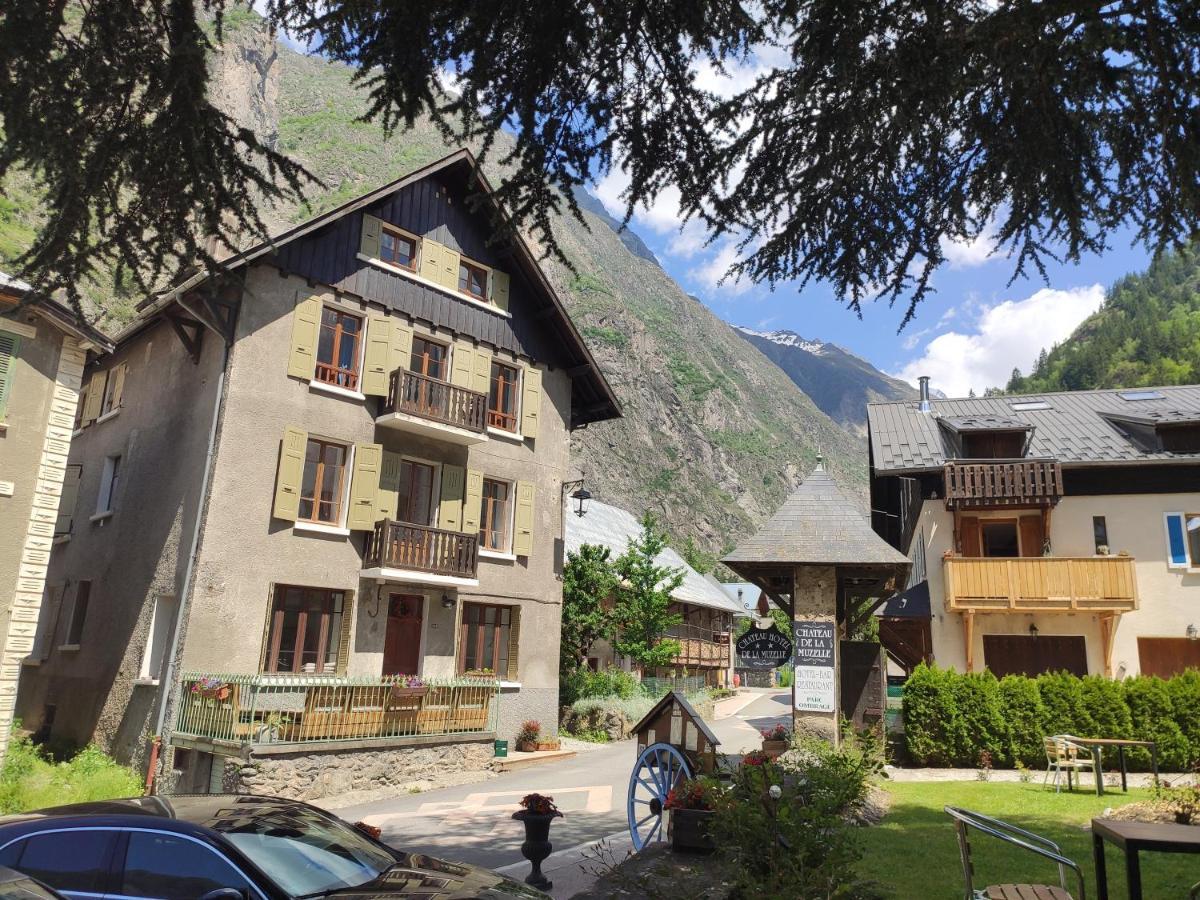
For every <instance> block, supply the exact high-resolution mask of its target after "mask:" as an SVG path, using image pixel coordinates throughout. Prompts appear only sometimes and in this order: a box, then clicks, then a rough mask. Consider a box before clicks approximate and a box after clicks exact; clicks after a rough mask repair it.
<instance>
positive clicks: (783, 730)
mask: <svg viewBox="0 0 1200 900" xmlns="http://www.w3.org/2000/svg"><path fill="white" fill-rule="evenodd" d="M760 733H761V734H762V736H763V740H764V741H787V740H791V737H792V733H791V732H790V731H788V727H787V726H786V725H784V724H782V723H780V724H779V725H776V726H775V727H774V728H764V729H763V730H762V731H761V732H760Z"/></svg>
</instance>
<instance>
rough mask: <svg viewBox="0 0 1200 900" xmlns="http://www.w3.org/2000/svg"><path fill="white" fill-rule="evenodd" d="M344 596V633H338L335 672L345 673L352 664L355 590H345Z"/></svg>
mask: <svg viewBox="0 0 1200 900" xmlns="http://www.w3.org/2000/svg"><path fill="white" fill-rule="evenodd" d="M343 594H344V595H345V596H344V597H343V598H342V633H341V634H340V635H338V657H337V666H336V667H335V670H334V671H335V672H336V673H337V674H338V675H345V674H346V669H347V668H348V667H349V665H350V635H351V634H352V633H353V632H352V631H351V629H352V628H353V627H354V591H343Z"/></svg>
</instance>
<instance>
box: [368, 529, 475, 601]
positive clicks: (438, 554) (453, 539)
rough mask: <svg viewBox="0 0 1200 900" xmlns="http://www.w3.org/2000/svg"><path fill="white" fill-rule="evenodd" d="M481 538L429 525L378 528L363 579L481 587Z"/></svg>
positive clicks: (372, 540)
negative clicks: (478, 572) (478, 574)
mask: <svg viewBox="0 0 1200 900" xmlns="http://www.w3.org/2000/svg"><path fill="white" fill-rule="evenodd" d="M478 564H479V536H478V535H475V534H464V533H462V532H460V531H446V530H444V529H441V528H432V527H430V526H428V525H413V524H411V523H409V522H393V521H391V520H390V519H385V520H384V521H382V522H377V523H376V524H375V530H374V532H372V533H371V536H370V538H369V539H368V541H367V552H366V554H365V555H364V557H363V570H362V572H361V573H360V574H361V575H362V577H363V578H375V579H379V580H383V581H415V582H419V583H422V584H448V585H457V586H460V587H478V586H479V580H478V578H477V577H476V574H477V571H478Z"/></svg>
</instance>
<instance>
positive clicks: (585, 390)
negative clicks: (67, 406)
mask: <svg viewBox="0 0 1200 900" xmlns="http://www.w3.org/2000/svg"><path fill="white" fill-rule="evenodd" d="M454 169H458V170H460V172H461V174H462V175H463V176H464V177H466V178H468V179H474V180H475V182H476V184H477V186H478V188H479V189H480V192H481V193H482V194H483V196H485V197H486V198H488V199H489V200H492V201H493V202H492V206H493V209H495V210H496V211H498V212H499V213H500V215H501V216H503V217H504V218H505V219H507V215H506V214H505V212H504V210H503V209H502V208H500V207H499V205H498V204H496V203H495V202H494V199H493V198H494V196H495V190H494V189H493V188H492V185H491V182H489V181H488V179H487V177H486V176H485V175H484V174H483V170H482V169H481V168H480V167H479V164H478V162H476V160H475V157H474V156H473V155H472V154H471V151H469V150H467V149H466V148H462V149H459V150H456V151H454V152H453V153H450V154H448V155H447V156H444V157H442V158H441V159H439V160H437V161H436V162H432V163H430V164H429V165H427V166H423V167H422V168H420V169H417V170H415V171H413V172H410V173H409V174H407V175H404V176H401V177H400V178H397V179H395V180H394V181H390V182H388V183H387V184H385V185H383V186H382V187H379V188H376V189H375V190H373V191H369V192H367V193H365V194H362V195H360V196H358V197H356V198H354V199H353V200H349V201H347V202H345V203H343V204H342V205H341V206H337V207H334V208H333V209H331V210H329V211H327V212H324V213H321V214H320V215H317V216H313V217H312V218H311V219H307V220H305V221H304V222H301V223H300V224H298V225H296V226H294V227H293V228H289V229H288V230H287V231H284V232H281V233H280V234H277V235H272V236H271V237H269V238H267V240H265V241H263V242H261V243H259V244H255V245H254V246H253V247H250V248H248V249H246V250H243V251H241V252H239V253H238V254H236V255H235V256H232V257H230V258H229V259H227V260H225V265H226V266H228V268H229V270H230V271H233V270H235V269H238V268H240V267H241V266H243V265H248V264H249V263H251V262H254V261H255V260H258V259H261V258H263V257H268V256H270V255H271V254H274V253H275V252H276V251H278V250H279V248H280V247H282V246H284V245H285V244H288V243H291V242H292V241H295V240H297V239H298V238H301V237H303V236H305V235H307V234H311V233H312V232H314V231H316V230H317V229H319V228H323V227H325V226H326V225H329V224H330V223H332V222H335V221H337V220H338V219H341V218H342V217H343V216H347V215H349V214H350V213H353V212H356V211H358V210H360V209H363V208H365V207H367V206H370V205H371V204H372V203H374V202H375V201H377V200H379V199H381V198H383V197H386V196H387V195H389V194H391V193H394V192H395V191H398V190H400V189H401V188H403V187H406V186H408V185H410V184H414V183H416V182H418V181H421V180H422V179H424V178H428V177H429V176H431V175H434V174H437V173H445V172H449V171H450V170H454ZM512 236H513V241H512V244H513V250H514V252H513V258H514V260H516V261H517V262H518V263H519V264H520V266H521V269H522V272H523V273H524V274H525V275H526V277H528V278H529V280H530V281H531V282H532V283H533V284H535V285H536V286H537V287H538V288H539V289H540V290H539V291H536V292H535V293H536V294H540V295H541V296H542V297H543V298H544V299H545V301H546V302H545V303H544V305H543V309H545V310H546V313H547V314H546V318H545V322H546V324H547V325H548V326H549V327H551V328H553V329H554V330H555V332H556V335H557V337H558V338H559V340H560V341H561V342H562V345H563V347H564V348H565V349H566V350H567V353H568V356H569V357H570V364H569V365H568V368H567V373H568V375H570V377H571V379H572V380H573V381H574V382H575V385H576V388H577V390H576V393H577V394H578V395H579V396H578V397H577V398H574V399H573V401H572V402H573V403H582V404H583V406H582V408H580V409H577V410H576V411H575V412H574V413H573V415H572V424H573V425H583V424H587V423H589V422H598V421H602V420H604V419H611V418H616V417H619V416H620V415H621V404H620V403H619V401H618V400H617V396H616V394H615V393H614V392H613V389H612V386H611V385H609V383H608V380H607V379H606V378H605V377H604V373H603V372H602V371H601V369H600V366H599V364H598V363H597V362H596V360H595V358H594V357H593V356H592V353H591V351H590V350H589V349H588V347H587V344H586V343H584V340H583V337H582V336H581V335H580V333H579V330H578V329H577V328H576V327H575V323H574V322H573V321H571V317H570V315H569V314H568V313H567V309H566V306H565V305H564V304H563V302H562V299H561V298H560V297H559V296H558V293H557V292H556V291H555V290H554V287H553V286H552V285H551V284H550V281H549V280H548V279H547V278H546V274H545V272H543V271H542V268H541V266H539V265H538V262H537V257H536V256H534V253H533V251H532V250H531V249H530V248H529V245H528V244H526V243H525V241H524V239H523V238H522V237H521V236H520V234H519V233H518V232H517V230H516V229H515V228H513V229H512ZM207 279H208V273H206V272H200V273H197V274H195V275H192V276H191V277H190V278H188V279H186V280H185V281H183V282H181V283H180V284H178V285H176V286H175V287H174V288H172V289H171V290H169V291H166V292H164V293H162V294H158V295H156V296H154V297H151V298H150V299H148V300H146V301H145V302H143V303H142V304H141V305H140V306H139V307H138V309H139V310H140V311H141V313H142V315H141V317H140V319H141V320H142V321H141V322H139V323H134V325H132V326H131V327H130V328H129V329H127V330H126V332H123V333H122V335H121V336H120V337H121V338H123V337H125V336H126V335H127V334H132V333H134V332H135V331H136V330H138V326H139V325H141V324H144V320H145V319H146V318H148V317H149V316H152V315H154V314H155V313H156V312H158V311H160V310H162V309H165V308H166V307H167V306H169V305H170V304H171V303H172V302H174V301H175V300H176V299H177V298H178V297H179V296H181V295H183V294H184V293H186V292H187V291H191V290H193V289H194V288H196V287H197V286H199V285H200V284H202V283H203V282H204V281H206V280H207ZM580 388H581V389H580Z"/></svg>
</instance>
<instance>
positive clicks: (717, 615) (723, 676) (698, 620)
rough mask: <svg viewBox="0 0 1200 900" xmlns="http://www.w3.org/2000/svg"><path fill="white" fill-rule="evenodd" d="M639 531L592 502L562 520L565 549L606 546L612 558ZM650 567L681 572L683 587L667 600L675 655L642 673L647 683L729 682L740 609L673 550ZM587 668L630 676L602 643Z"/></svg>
mask: <svg viewBox="0 0 1200 900" xmlns="http://www.w3.org/2000/svg"><path fill="white" fill-rule="evenodd" d="M641 532H642V526H641V523H640V522H639V521H638V518H637V517H636V516H634V515H633V513H630V512H627V511H626V510H623V509H621V508H620V507H617V506H610V505H609V504H607V503H600V502H598V501H596V500H593V501H591V502H590V503H589V504H588V506H587V513H586V514H585V515H583V516H577V515H574V514H571V515H568V516H567V535H566V538H567V550H568V551H569V552H571V551H578V550H579V548H580V547H582V546H583V545H584V544H591V545H594V546H599V547H607V548H608V549H609V550H610V551H611V554H612V555H611V558H612V559H614V560H615V559H616V558H617V557H618V556H620V555H621V554H622V553H624V552H625V551H626V550H627V549H628V547H629V542H630V541H631V540H634V539H635V538H637V537H638V536H639V535H640V534H641ZM655 564H656V565H659V566H663V567H665V568H669V569H678V570H680V571H681V572H682V573H683V583H682V584H681V585H680V586H679V588H678V590H676V591H675V593H674V594H673V595H672V596H673V598H674V600H675V602H674V603H673V604H672V605H671V611H672V612H675V613H678V614H679V615H680V616H681V617H682V619H683V621H682V622H681V623H680V624H678V625H673V626H671V627H670V628H669V629H668V630H667V635H666V636H667V637H669V638H672V639H674V640H677V641H678V642H679V648H680V649H679V655H678V656H676V657H675V659H674V661H673V663H672V665H670V666H665V667H662V668H659V669H656V670H654V671H648V672H644V673H641V674H642V676H643V677H649V678H671V679H675V678H686V677H693V678H695V677H699V678H703V679H704V682H705V683H706V684H709V685H714V686H718V685H719V686H722V687H724V686H726V685H729V684H732V683H733V652H732V646H733V618H734V616H736V615H739V614H740V613H741V612H742V610H741V609H740V608H739V607H738V605H737V603H736V602H735V601H733V600H732V599H730V598H729V597H728V596H727V595H726V594H725V593H724V592H723V591H722V590H721V589H720V587H718V586H717V585H716V584H715V583H713V582H711V581H709V580H708V579H706V578H705V577H704V576H703V575H701V574H700V573H699V572H697V571H696V570H695V569H693V568H692V567H691V566H689V565H688V564H687V563H686V562H685V561H684V559H683V557H682V556H680V555H679V554H678V553H676V552H675V551H674V550H672V549H671V548H670V547H667V548H666V549H665V550H663V552H662V553H660V554H659V555H658V558H657V559H656V560H655ZM588 665H589V666H590V667H591V668H593V669H597V670H602V669H606V668H608V667H610V666H618V667H620V668H623V669H625V670H626V671H631V670H632V669H633V668H634V666H633V665H632V663H631V661H630V660H629V659H628V658H625V657H621V656H619V655H618V654H616V653H614V652H613V648H612V645H611V644H610V643H609V642H608V641H605V640H600V641H597V642H596V643H595V644H594V645H593V646H592V650H591V653H590V654H589V656H588Z"/></svg>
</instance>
